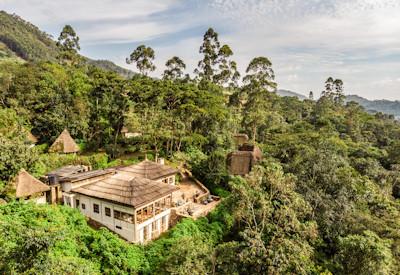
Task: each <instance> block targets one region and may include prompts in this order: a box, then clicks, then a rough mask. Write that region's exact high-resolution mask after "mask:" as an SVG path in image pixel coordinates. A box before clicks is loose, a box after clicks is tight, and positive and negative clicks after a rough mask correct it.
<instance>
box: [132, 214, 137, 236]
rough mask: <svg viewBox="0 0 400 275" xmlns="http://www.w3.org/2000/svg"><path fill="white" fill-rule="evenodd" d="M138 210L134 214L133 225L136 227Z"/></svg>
mask: <svg viewBox="0 0 400 275" xmlns="http://www.w3.org/2000/svg"><path fill="white" fill-rule="evenodd" d="M136 211H137V210H136V209H135V212H134V214H133V223H134V225H135V226H136V224H137V214H136ZM135 231H136V227H135Z"/></svg>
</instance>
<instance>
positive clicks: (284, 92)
mask: <svg viewBox="0 0 400 275" xmlns="http://www.w3.org/2000/svg"><path fill="white" fill-rule="evenodd" d="M276 94H277V95H279V96H290V97H297V98H298V99H300V100H304V99H307V97H306V96H304V95H302V94H299V93H295V92H292V91H289V90H282V89H280V90H277V91H276Z"/></svg>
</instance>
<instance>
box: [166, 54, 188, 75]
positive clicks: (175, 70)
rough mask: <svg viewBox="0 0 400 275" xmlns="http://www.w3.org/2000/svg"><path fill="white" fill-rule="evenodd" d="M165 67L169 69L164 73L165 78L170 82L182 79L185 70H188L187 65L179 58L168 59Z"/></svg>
mask: <svg viewBox="0 0 400 275" xmlns="http://www.w3.org/2000/svg"><path fill="white" fill-rule="evenodd" d="M165 66H166V67H167V69H166V70H165V71H164V74H163V78H164V79H169V80H176V79H181V78H182V77H183V70H184V69H186V64H185V63H184V62H183V60H182V59H180V58H179V57H177V56H174V57H172V58H170V59H168V60H167V62H166V63H165Z"/></svg>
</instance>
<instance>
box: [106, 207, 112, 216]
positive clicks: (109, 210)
mask: <svg viewBox="0 0 400 275" xmlns="http://www.w3.org/2000/svg"><path fill="white" fill-rule="evenodd" d="M104 212H105V214H106V216H107V217H111V209H110V208H108V207H106V208H104Z"/></svg>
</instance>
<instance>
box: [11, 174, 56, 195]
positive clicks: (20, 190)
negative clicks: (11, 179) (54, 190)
mask: <svg viewBox="0 0 400 275" xmlns="http://www.w3.org/2000/svg"><path fill="white" fill-rule="evenodd" d="M49 190H50V187H49V186H48V185H46V184H44V183H43V182H41V181H40V180H38V179H36V178H34V177H33V176H31V175H30V174H29V173H28V172H26V171H25V170H24V169H22V170H21V171H20V172H19V173H18V175H17V177H16V179H15V196H16V197H17V198H25V197H29V196H33V195H36V194H40V193H43V192H46V191H49Z"/></svg>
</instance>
